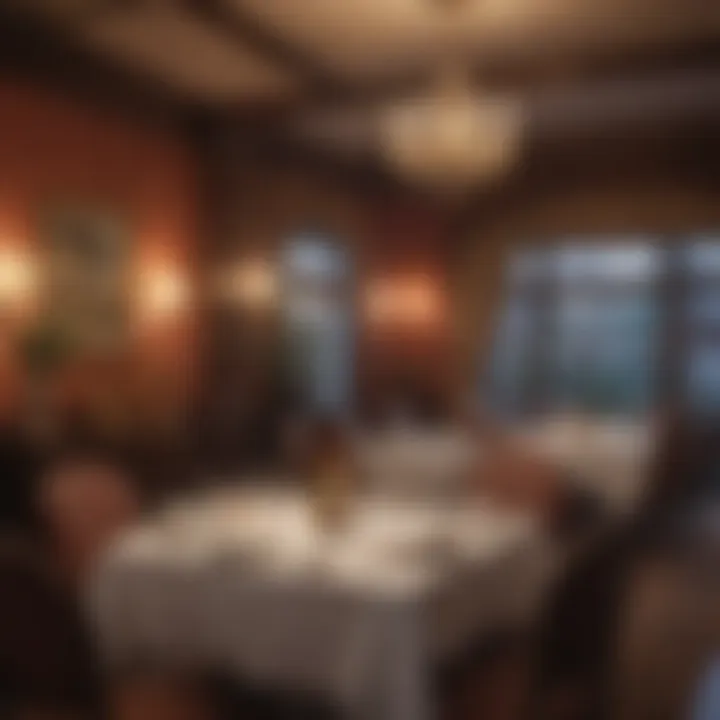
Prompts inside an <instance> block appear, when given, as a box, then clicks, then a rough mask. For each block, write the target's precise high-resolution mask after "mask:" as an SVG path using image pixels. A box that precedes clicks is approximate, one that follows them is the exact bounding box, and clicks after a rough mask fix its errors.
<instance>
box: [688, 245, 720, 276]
mask: <svg viewBox="0 0 720 720" xmlns="http://www.w3.org/2000/svg"><path fill="white" fill-rule="evenodd" d="M683 257H684V263H685V266H686V268H687V269H688V270H689V271H690V272H691V273H693V274H697V275H711V276H712V275H720V236H713V235H698V236H695V237H694V238H692V239H691V241H690V242H689V243H688V244H687V245H686V246H685V248H684V249H683Z"/></svg>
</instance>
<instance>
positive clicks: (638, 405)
mask: <svg viewBox="0 0 720 720" xmlns="http://www.w3.org/2000/svg"><path fill="white" fill-rule="evenodd" d="M654 348H655V312H654V303H653V298H652V295H651V294H650V293H638V292H634V293H629V294H626V295H623V294H621V295H612V294H609V295H607V296H606V297H602V298H601V299H598V297H597V296H596V295H593V296H590V297H586V298H583V297H582V296H578V294H577V293H567V294H565V295H564V296H562V297H561V299H560V303H559V307H558V325H557V339H556V342H555V344H554V352H553V361H552V362H553V373H552V376H553V390H552V393H551V398H552V404H553V405H555V406H571V407H573V408H579V409H584V410H589V411H595V412H629V411H636V410H641V409H643V408H645V407H646V406H647V404H648V403H649V401H650V399H651V391H652V375H653V374H652V372H651V371H652V355H653V351H654Z"/></svg>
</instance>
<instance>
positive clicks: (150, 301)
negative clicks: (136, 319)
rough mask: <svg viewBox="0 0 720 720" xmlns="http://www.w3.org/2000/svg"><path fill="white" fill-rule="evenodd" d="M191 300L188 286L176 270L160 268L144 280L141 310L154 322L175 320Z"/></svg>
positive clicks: (147, 318) (148, 274) (146, 317)
mask: <svg viewBox="0 0 720 720" xmlns="http://www.w3.org/2000/svg"><path fill="white" fill-rule="evenodd" d="M189 298H190V290H189V288H188V284H187V282H186V280H185V279H184V278H183V277H182V276H181V275H180V274H179V273H178V272H177V271H176V270H174V269H171V268H169V267H163V268H158V269H156V270H154V271H152V272H148V273H147V276H146V277H145V278H144V280H143V291H142V301H141V310H142V313H143V316H144V317H145V319H146V320H150V321H152V322H158V321H165V320H169V319H174V318H175V317H177V316H178V315H180V314H181V313H182V312H183V311H184V309H185V308H186V307H187V304H188V302H189Z"/></svg>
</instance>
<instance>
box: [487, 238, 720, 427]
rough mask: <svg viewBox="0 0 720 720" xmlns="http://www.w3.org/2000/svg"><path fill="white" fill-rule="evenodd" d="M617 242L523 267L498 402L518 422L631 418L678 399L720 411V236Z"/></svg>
mask: <svg viewBox="0 0 720 720" xmlns="http://www.w3.org/2000/svg"><path fill="white" fill-rule="evenodd" d="M608 240H609V239H605V238H594V239H587V240H583V239H581V240H568V241H566V242H563V243H560V244H558V245H557V246H555V247H552V248H549V249H547V250H528V251H524V252H521V253H519V254H518V255H517V256H516V257H515V258H514V259H513V261H512V263H511V267H510V269H509V277H508V288H509V290H508V299H507V302H506V305H505V308H504V312H503V313H502V318H501V320H500V323H499V328H498V335H497V340H496V343H495V348H494V352H493V358H492V367H491V370H490V383H489V391H490V392H489V396H490V397H489V400H490V402H491V404H492V405H494V406H495V408H496V409H498V410H500V411H501V412H504V413H506V414H509V415H518V414H528V413H552V412H555V411H561V410H566V409H569V410H580V411H586V412H592V413H602V414H612V415H628V414H636V413H642V412H645V411H647V410H648V409H650V408H651V407H652V406H653V405H654V404H656V403H657V402H658V401H660V400H661V399H662V400H665V399H668V395H669V394H671V393H673V394H674V397H670V398H669V399H671V400H673V401H675V402H680V403H683V404H685V405H688V406H690V407H691V408H692V409H694V410H695V411H697V412H703V413H708V412H711V413H718V412H720V237H718V238H712V237H710V238H708V237H702V238H697V239H688V240H687V241H686V242H685V243H683V244H681V245H679V244H675V245H673V244H671V243H668V244H663V243H661V242H659V241H656V240H655V239H653V238H635V237H627V238H621V237H616V238H612V242H608ZM484 386H485V387H486V388H487V386H488V383H487V382H485V383H484Z"/></svg>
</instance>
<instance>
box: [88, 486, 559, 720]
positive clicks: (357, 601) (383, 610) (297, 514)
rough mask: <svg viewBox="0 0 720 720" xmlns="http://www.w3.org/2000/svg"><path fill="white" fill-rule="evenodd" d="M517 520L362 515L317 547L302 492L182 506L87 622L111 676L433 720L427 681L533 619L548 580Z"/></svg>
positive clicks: (126, 546) (147, 536)
mask: <svg viewBox="0 0 720 720" xmlns="http://www.w3.org/2000/svg"><path fill="white" fill-rule="evenodd" d="M551 564H552V563H551V562H550V561H549V554H548V552H547V550H546V548H545V546H544V544H543V543H542V542H541V541H540V537H539V534H538V533H537V532H536V530H535V529H534V527H533V525H532V523H530V522H529V521H528V520H527V519H526V518H523V517H517V516H510V515H504V516H501V515H499V514H498V513H497V512H496V511H494V510H490V509H488V508H483V507H481V506H477V505H472V504H470V505H468V506H465V507H453V508H449V507H445V508H442V509H434V508H430V507H428V506H422V505H420V504H415V505H409V504H402V505H401V504H391V503H389V502H387V501H382V502H381V501H378V500H375V501H372V500H369V499H365V500H362V501H359V502H358V506H357V508H356V511H355V512H354V514H353V516H352V520H351V521H350V523H349V525H348V527H347V528H345V529H344V530H343V531H342V533H341V534H340V535H339V537H337V538H333V539H332V540H329V539H326V538H322V537H318V535H317V534H316V533H315V532H313V526H312V523H311V522H310V517H309V513H308V509H307V503H306V502H305V499H304V497H303V496H302V494H301V493H299V492H297V491H293V490H290V489H287V488H265V489H264V490H259V489H257V488H254V489H248V490H245V491H241V490H235V491H224V492H215V493H214V494H209V495H208V496H206V497H205V498H202V499H195V500H193V501H192V502H191V501H187V502H186V503H184V504H183V503H180V504H176V505H175V506H174V507H171V508H168V509H167V510H166V511H165V512H164V513H161V514H160V515H159V516H158V517H155V518H153V519H152V520H150V521H148V522H146V523H145V524H143V525H142V526H140V527H138V528H137V529H135V530H134V531H132V532H131V533H129V534H128V535H126V536H125V537H124V538H122V539H121V541H120V542H119V543H118V544H117V545H116V546H115V547H114V548H113V549H112V551H111V552H110V553H109V554H108V555H107V557H106V558H105V560H104V562H103V563H102V565H101V567H99V568H98V571H97V573H96V576H95V578H94V582H93V584H92V588H91V592H90V609H91V613H92V616H93V619H94V621H95V622H96V626H97V631H98V637H99V642H100V647H101V650H102V652H103V653H104V656H105V659H106V660H107V661H108V662H109V663H110V664H113V663H117V662H123V661H127V660H132V659H134V658H137V657H142V658H143V659H146V660H147V659H150V660H152V661H153V662H158V663H161V664H162V663H178V662H187V663H191V664H200V665H209V666H212V667H220V668H223V669H224V670H225V671H231V672H233V671H235V672H237V674H238V676H242V677H244V678H251V679H254V680H257V681H259V682H267V683H268V684H270V685H271V686H273V685H274V686H276V687H288V688H301V689H306V690H314V691H319V692H321V693H325V694H326V695H327V696H328V698H331V699H333V700H334V701H336V702H338V703H340V704H341V705H342V706H343V707H344V708H345V709H346V710H347V714H348V717H351V718H359V719H362V720H371V719H372V720H424V718H428V717H431V716H432V714H433V710H432V699H431V698H430V697H429V695H428V692H429V683H428V677H429V670H430V668H431V667H432V666H433V665H434V663H435V662H436V661H437V660H440V659H442V658H444V657H447V656H449V655H450V654H452V653H453V652H454V651H457V650H459V649H461V647H462V645H463V643H464V642H466V641H467V640H468V639H469V638H470V637H472V636H476V635H477V634H478V633H481V632H483V631H484V630H490V629H493V628H498V627H501V626H507V625H508V624H516V623H521V622H525V621H527V620H528V618H529V616H530V614H531V613H532V611H533V610H534V609H535V608H536V607H537V603H538V601H539V599H540V596H541V595H542V592H543V590H544V588H545V587H546V585H547V581H548V579H549V576H550V575H551Z"/></svg>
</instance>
